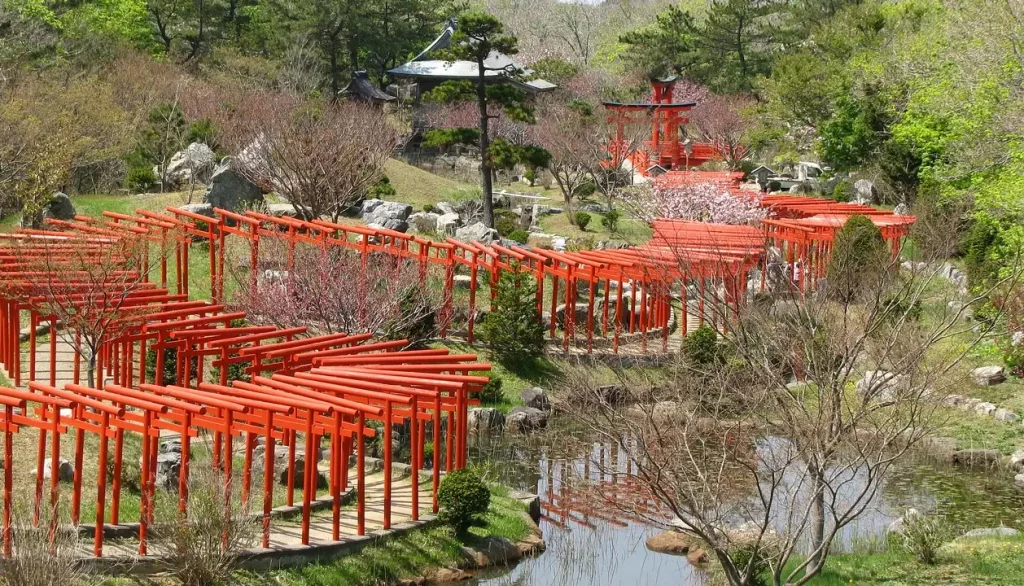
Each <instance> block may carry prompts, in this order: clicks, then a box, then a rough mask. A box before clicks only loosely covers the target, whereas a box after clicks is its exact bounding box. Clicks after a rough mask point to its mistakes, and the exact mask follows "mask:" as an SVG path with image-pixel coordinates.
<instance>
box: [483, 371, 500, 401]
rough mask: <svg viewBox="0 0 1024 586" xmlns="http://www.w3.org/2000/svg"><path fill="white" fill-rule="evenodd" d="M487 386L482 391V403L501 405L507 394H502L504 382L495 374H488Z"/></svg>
mask: <svg viewBox="0 0 1024 586" xmlns="http://www.w3.org/2000/svg"><path fill="white" fill-rule="evenodd" d="M487 379H488V380H487V384H486V385H484V388H483V389H481V390H480V402H481V403H483V404H485V405H487V404H491V405H493V404H494V403H501V402H502V401H504V400H505V393H503V392H502V390H501V386H502V384H503V382H504V381H502V379H501V377H500V376H497V375H495V374H494V373H493V372H490V373H487Z"/></svg>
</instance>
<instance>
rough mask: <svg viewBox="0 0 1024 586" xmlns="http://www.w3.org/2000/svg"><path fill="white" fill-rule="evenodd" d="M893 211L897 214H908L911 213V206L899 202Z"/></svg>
mask: <svg viewBox="0 0 1024 586" xmlns="http://www.w3.org/2000/svg"><path fill="white" fill-rule="evenodd" d="M892 213H893V214H895V215H897V216H906V215H909V214H910V206H908V205H907V204H905V203H898V204H896V207H894V208H893V209H892Z"/></svg>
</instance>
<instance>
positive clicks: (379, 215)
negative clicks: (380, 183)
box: [362, 200, 412, 230]
mask: <svg viewBox="0 0 1024 586" xmlns="http://www.w3.org/2000/svg"><path fill="white" fill-rule="evenodd" d="M367 204H369V205H367ZM362 212H363V221H364V222H366V223H367V224H377V225H380V226H384V227H386V228H387V227H388V224H389V223H390V224H392V225H394V224H396V223H397V222H406V221H408V219H409V216H410V215H411V214H412V206H411V205H409V204H407V203H401V202H397V201H381V200H366V201H364V202H363V207H362ZM388 229H389V230H390V229H393V228H388Z"/></svg>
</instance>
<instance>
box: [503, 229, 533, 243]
mask: <svg viewBox="0 0 1024 586" xmlns="http://www.w3.org/2000/svg"><path fill="white" fill-rule="evenodd" d="M529 238H530V234H529V233H528V232H527V231H526V230H523V229H522V228H520V229H518V230H513V231H512V232H511V233H509V235H508V239H509V240H515V241H516V242H518V243H519V244H526V241H527V240H528V239H529Z"/></svg>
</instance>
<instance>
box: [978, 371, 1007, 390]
mask: <svg viewBox="0 0 1024 586" xmlns="http://www.w3.org/2000/svg"><path fill="white" fill-rule="evenodd" d="M971 379H972V380H973V381H974V383H975V384H976V385H979V386H982V387H989V386H992V385H998V384H999V383H1002V382H1005V381H1006V370H1005V369H1004V368H1003V367H1002V366H982V367H980V368H975V369H974V370H972V371H971Z"/></svg>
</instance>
